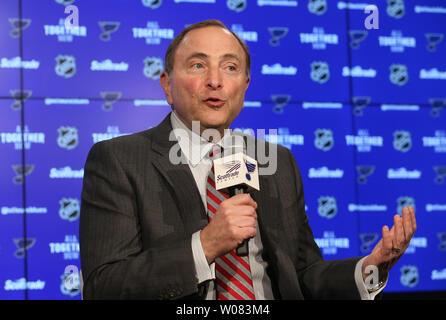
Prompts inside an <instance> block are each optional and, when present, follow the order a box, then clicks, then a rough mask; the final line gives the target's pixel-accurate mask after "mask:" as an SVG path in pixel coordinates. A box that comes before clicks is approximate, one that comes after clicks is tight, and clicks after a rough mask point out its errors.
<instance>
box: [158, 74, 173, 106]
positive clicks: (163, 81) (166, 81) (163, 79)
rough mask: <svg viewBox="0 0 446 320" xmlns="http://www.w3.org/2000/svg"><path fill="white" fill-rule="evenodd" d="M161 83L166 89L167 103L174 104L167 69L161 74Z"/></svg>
mask: <svg viewBox="0 0 446 320" xmlns="http://www.w3.org/2000/svg"><path fill="white" fill-rule="evenodd" d="M160 85H161V87H162V88H163V90H164V94H165V95H166V100H167V103H168V104H170V105H172V104H173V100H172V92H171V90H170V77H169V74H168V73H167V71H165V70H164V71H163V72H162V73H161V75H160Z"/></svg>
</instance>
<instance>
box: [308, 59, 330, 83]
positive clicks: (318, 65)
mask: <svg viewBox="0 0 446 320" xmlns="http://www.w3.org/2000/svg"><path fill="white" fill-rule="evenodd" d="M310 75H311V80H313V81H314V82H318V83H320V84H322V83H325V82H327V81H328V79H330V68H329V66H328V63H326V62H322V61H314V62H313V63H311V74H310Z"/></svg>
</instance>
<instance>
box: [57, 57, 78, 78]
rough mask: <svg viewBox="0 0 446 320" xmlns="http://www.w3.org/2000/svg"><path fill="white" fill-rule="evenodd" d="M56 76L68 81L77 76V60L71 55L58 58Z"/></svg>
mask: <svg viewBox="0 0 446 320" xmlns="http://www.w3.org/2000/svg"><path fill="white" fill-rule="evenodd" d="M55 60H56V67H55V71H56V74H57V75H58V76H60V77H62V78H65V79H68V78H71V77H73V76H74V75H75V74H76V59H75V58H74V57H73V56H69V55H58V56H57V57H56V59H55Z"/></svg>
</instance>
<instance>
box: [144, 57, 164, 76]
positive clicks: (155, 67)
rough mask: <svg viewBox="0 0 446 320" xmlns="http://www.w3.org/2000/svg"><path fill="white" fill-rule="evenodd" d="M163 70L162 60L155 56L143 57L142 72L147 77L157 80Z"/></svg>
mask: <svg viewBox="0 0 446 320" xmlns="http://www.w3.org/2000/svg"><path fill="white" fill-rule="evenodd" d="M162 72H163V61H162V60H161V59H160V58H157V57H147V58H145V59H144V69H143V73H144V75H145V76H146V77H147V78H151V79H153V80H157V79H159V78H160V75H161V73H162Z"/></svg>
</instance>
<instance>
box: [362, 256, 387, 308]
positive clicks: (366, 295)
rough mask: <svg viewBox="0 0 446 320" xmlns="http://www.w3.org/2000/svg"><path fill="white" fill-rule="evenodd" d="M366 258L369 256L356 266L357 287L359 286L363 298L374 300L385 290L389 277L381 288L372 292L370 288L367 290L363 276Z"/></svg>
mask: <svg viewBox="0 0 446 320" xmlns="http://www.w3.org/2000/svg"><path fill="white" fill-rule="evenodd" d="M365 258H367V256H365V257H364V258H362V259H361V260H359V261H358V262H357V263H356V267H355V282H356V287H357V288H358V291H359V295H360V297H361V300H374V299H375V297H376V295H377V294H378V293H380V292H381V291H383V289H384V288H385V287H386V285H387V281H388V280H389V277H387V279H386V281H385V282H384V285H383V286H382V287H381V288H380V289H379V290H376V291H374V292H372V293H370V292H369V290H367V287H366V284H365V283H364V279H363V278H362V263H363V262H364V259H365Z"/></svg>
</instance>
